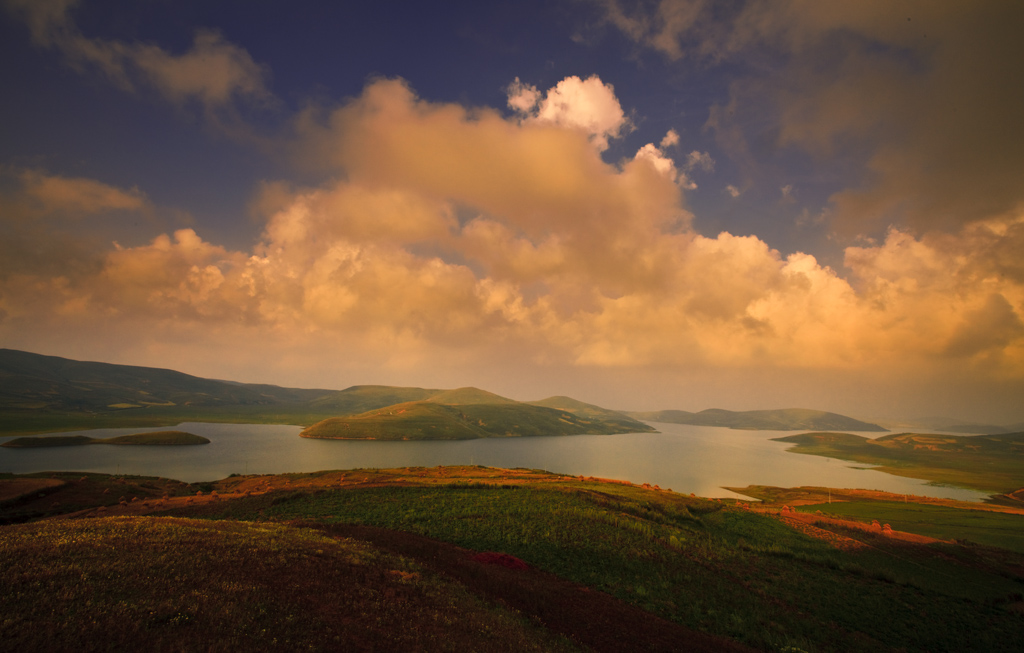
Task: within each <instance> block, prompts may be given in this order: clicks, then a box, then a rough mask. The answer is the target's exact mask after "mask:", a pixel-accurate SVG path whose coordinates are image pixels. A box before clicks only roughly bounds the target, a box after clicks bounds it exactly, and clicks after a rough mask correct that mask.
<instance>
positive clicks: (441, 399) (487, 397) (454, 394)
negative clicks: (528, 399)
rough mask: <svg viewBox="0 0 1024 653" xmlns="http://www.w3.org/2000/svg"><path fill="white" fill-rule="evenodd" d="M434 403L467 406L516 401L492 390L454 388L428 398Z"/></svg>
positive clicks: (514, 402) (513, 402) (512, 402)
mask: <svg viewBox="0 0 1024 653" xmlns="http://www.w3.org/2000/svg"><path fill="white" fill-rule="evenodd" d="M428 401H431V402H433V403H435V404H449V405H452V406H468V405H470V404H517V403H519V402H518V401H515V400H514V399H508V398H506V397H502V396H500V395H496V394H494V393H493V392H487V391H486V390H481V389H480V388H456V389H455V390H443V391H441V392H438V393H437V394H436V395H433V396H432V397H430V399H428Z"/></svg>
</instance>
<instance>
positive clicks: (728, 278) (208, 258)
mask: <svg viewBox="0 0 1024 653" xmlns="http://www.w3.org/2000/svg"><path fill="white" fill-rule="evenodd" d="M296 129H297V130H298V132H297V133H298V135H299V136H300V139H301V143H300V145H298V146H297V147H298V148H299V151H301V152H305V153H307V154H309V155H310V156H315V157H319V158H320V159H321V164H322V165H324V166H328V168H329V169H333V170H334V171H335V175H334V178H333V179H332V180H331V181H327V182H324V183H322V184H319V185H317V186H313V187H306V188H301V187H294V186H288V185H284V184H276V185H268V186H267V187H265V188H264V189H263V191H262V195H261V200H260V201H257V202H256V204H258V205H260V206H261V207H262V210H263V211H264V212H265V213H266V214H268V216H269V217H268V218H267V221H266V223H265V227H264V229H263V232H262V235H261V237H260V239H259V242H258V243H257V244H256V245H255V246H254V247H252V248H251V249H248V250H233V249H230V248H227V247H224V246H221V245H218V244H216V243H213V242H209V241H208V240H206V239H204V238H203V237H202V235H201V233H199V232H198V231H196V230H192V229H179V230H176V231H174V232H173V233H168V234H163V235H159V236H156V237H155V238H151V239H150V240H149V241H148V242H145V243H143V244H139V245H135V246H124V247H113V248H112V247H110V246H109V245H104V246H99V245H97V246H95V248H94V249H93V250H92V252H91V258H89V259H88V260H89V261H90V263H89V264H88V265H85V264H83V265H81V266H78V267H75V268H62V269H58V270H55V269H51V268H46V267H44V266H41V265H39V264H38V263H36V262H34V261H33V259H32V257H29V258H23V259H18V260H12V261H5V265H4V266H3V267H0V311H2V314H3V315H5V316H6V317H5V318H4V321H3V322H2V323H0V335H4V336H7V335H10V334H12V333H18V334H22V335H21V336H20V337H21V339H22V340H23V339H25V338H27V337H28V336H26V335H25V334H35V333H39V334H45V333H50V332H54V331H56V330H57V329H58V325H61V324H63V325H66V324H67V323H68V320H74V323H75V324H76V325H77V328H79V332H80V333H82V334H85V333H92V334H94V335H93V336H90V337H95V338H101V339H103V338H106V339H109V338H111V337H112V335H111V334H117V338H118V339H119V340H124V341H131V342H139V341H143V342H146V343H149V344H148V345H147V346H152V347H164V346H170V345H168V344H166V343H173V342H182V343H184V342H189V341H192V340H195V339H202V340H203V341H204V342H221V343H225V345H224V346H225V347H226V348H228V349H230V343H232V342H235V343H238V342H246V343H249V342H260V343H261V346H265V347H272V348H273V352H274V353H273V357H274V358H275V359H277V358H280V359H282V360H285V359H287V357H288V356H290V355H296V356H298V355H300V352H305V353H302V354H301V355H302V356H306V355H312V354H311V353H310V352H313V351H314V350H317V349H318V348H319V350H320V351H321V356H322V358H323V360H324V361H331V364H340V362H342V361H344V362H345V364H346V365H349V364H351V365H357V366H364V367H361V368H360V369H371V368H374V369H376V368H387V369H409V368H410V367H412V368H415V369H417V370H421V371H422V370H428V369H432V368H434V369H442V368H443V369H455V368H456V367H459V366H461V367H459V369H468V368H472V369H478V370H479V369H481V368H482V367H488V366H498V367H500V368H501V369H505V367H504V366H506V365H515V366H520V367H523V366H532V368H533V369H534V371H536V370H538V369H540V370H552V369H564V368H576V369H581V368H582V369H588V370H602V369H620V370H637V369H644V370H656V371H657V370H661V371H665V370H671V371H674V372H678V373H682V372H683V371H685V372H686V373H688V374H695V373H696V372H697V371H698V370H714V369H719V370H722V369H725V370H733V371H735V373H736V374H740V373H741V372H742V371H744V370H745V371H747V372H750V373H754V372H756V373H759V374H760V373H764V374H768V372H766V370H767V371H771V370H775V371H788V372H787V373H790V372H792V373H796V372H801V371H802V372H814V373H816V374H817V373H821V374H827V373H836V374H840V373H841V374H866V373H868V372H870V373H871V374H874V375H876V376H877V375H880V374H883V375H888V376H892V375H901V376H900V378H903V375H909V376H911V377H912V376H915V375H917V376H918V377H920V378H925V377H928V375H934V374H940V373H941V374H951V373H953V372H955V373H956V374H957V375H958V377H957V378H961V379H965V380H969V379H973V378H981V377H984V378H1004V379H1012V380H1015V382H1018V383H1019V382H1021V381H1024V329H1022V328H1021V316H1022V315H1024V263H1022V262H1021V258H1020V256H1019V253H1020V251H1024V217H1022V216H1017V217H1013V218H999V219H995V218H993V219H989V220H986V221H975V222H972V223H970V224H968V225H965V226H964V227H962V228H961V229H960V230H958V231H957V232H956V233H954V234H941V233H938V232H936V233H930V234H925V235H916V234H914V233H913V232H911V231H910V230H904V229H896V228H894V229H891V230H890V231H889V232H887V234H886V235H885V236H884V237H883V238H882V240H881V241H880V242H879V243H878V244H873V245H868V246H861V247H850V248H848V249H847V250H846V257H845V266H846V268H845V270H844V274H845V276H844V275H841V274H840V273H839V272H837V271H836V270H834V269H832V268H830V267H828V266H824V265H822V264H821V263H820V262H819V261H818V260H816V259H815V258H814V257H813V256H810V255H808V254H804V253H799V252H798V253H794V254H791V255H789V256H782V255H781V254H780V253H779V252H778V251H776V250H774V249H772V248H771V247H770V246H768V244H766V243H765V242H764V241H762V240H761V239H759V238H757V237H754V236H742V237H741V236H734V235H731V234H729V233H721V234H718V235H717V236H715V237H713V238H711V237H707V236H703V235H700V234H697V233H695V232H694V231H692V230H691V229H690V228H689V222H688V217H689V216H688V214H687V213H686V211H685V210H684V209H683V208H682V198H681V195H680V189H679V186H678V185H676V183H674V182H673V180H672V179H669V178H668V177H666V176H665V175H664V174H662V173H660V172H659V171H658V169H657V167H656V165H654V164H655V161H654V160H653V159H645V158H644V157H640V159H639V160H637V159H633V160H627V161H624V162H622V163H621V164H620V165H609V164H606V163H604V162H603V161H602V160H601V158H600V156H599V153H598V152H597V151H596V150H595V148H594V147H593V146H592V145H591V144H590V143H589V141H588V138H587V135H586V134H585V133H583V132H581V131H580V130H578V129H576V128H573V127H566V126H557V125H552V124H541V123H538V122H535V121H529V120H527V121H521V120H519V119H517V118H514V117H513V118H508V117H503V116H502V115H501V114H500V113H499V112H498V111H495V110H489V109H468V108H466V107H462V106H460V105H455V104H444V103H431V102H427V101H424V100H422V99H420V98H418V97H417V96H416V95H415V93H414V92H413V91H412V90H411V89H410V88H409V87H408V85H407V84H405V83H403V82H401V81H399V80H377V81H375V82H372V83H371V84H369V85H368V86H367V87H366V89H365V90H364V92H363V93H362V95H360V96H359V97H357V98H354V99H352V100H351V101H349V102H347V103H345V104H344V105H342V106H340V107H337V108H336V109H334V110H332V111H329V112H326V113H321V114H316V115H312V114H310V115H306V116H304V117H303V119H302V120H301V121H299V123H297V125H296ZM650 145H651V148H652V149H653V150H655V154H656V153H657V152H658V150H657V148H655V147H654V145H653V144H650ZM652 156H653V154H652ZM699 158H702V157H699ZM77 181H78V182H82V181H87V180H77ZM96 183H97V184H98V182H96ZM78 185H79V186H83V184H82V183H79V184H78ZM30 187H31V184H30V185H29V186H27V187H26V188H30ZM84 187H89V185H88V184H84ZM97 187H102V184H98V186H97ZM114 190H115V191H116V190H117V189H114ZM93 195H95V194H93ZM93 195H90V194H88V193H86V194H84V196H85V197H86V198H89V197H93ZM100 195H101V196H103V194H102V193H101V194H100ZM110 197H116V198H119V199H118V200H117V201H122V200H123V199H124V198H125V197H127V198H131V197H132V193H131V192H128V191H120V194H118V193H113V194H112V195H110ZM117 201H107V204H108V205H116V204H117ZM99 203H102V202H100V201H95V204H99ZM85 205H87V206H88V205H89V204H88V202H86V204H85ZM46 256H51V254H47V253H43V252H40V253H39V254H38V257H40V258H42V257H46ZM83 260H86V259H83ZM28 325H31V327H29V326H28ZM83 337H85V336H83ZM263 343H266V344H263ZM353 361H355V362H353ZM323 364H327V363H323ZM780 373H781V372H780ZM769 376H770V375H769ZM965 382H966V381H965Z"/></svg>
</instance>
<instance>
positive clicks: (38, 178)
mask: <svg viewBox="0 0 1024 653" xmlns="http://www.w3.org/2000/svg"><path fill="white" fill-rule="evenodd" d="M20 179H21V182H22V185H23V188H24V194H25V196H26V197H27V198H29V199H30V200H31V201H32V203H33V205H34V207H35V208H37V209H38V210H39V211H40V212H41V213H44V214H52V213H60V214H62V215H65V216H74V215H82V214H95V213H102V212H106V211H141V210H145V209H147V208H149V202H148V200H147V199H146V196H145V194H144V193H142V192H141V191H139V190H138V189H137V188H133V189H131V190H127V191H125V190H121V189H120V188H115V187H113V186H110V185H107V184H104V183H101V182H98V181H95V180H93V179H83V178H68V177H61V176H58V175H47V174H45V173H42V172H40V171H37V170H26V171H24V172H22V173H21V174H20Z"/></svg>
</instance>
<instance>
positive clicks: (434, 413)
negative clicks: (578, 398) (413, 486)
mask: <svg viewBox="0 0 1024 653" xmlns="http://www.w3.org/2000/svg"><path fill="white" fill-rule="evenodd" d="M487 395H490V393H488V392H484V391H482V390H476V389H475V388H472V389H465V388H463V389H460V390H456V391H452V392H451V393H441V394H440V395H438V396H436V397H432V398H431V399H429V400H427V401H414V402H406V403H401V404H395V405H393V406H387V407H384V408H379V409H376V410H371V411H367V412H365V413H362V414H359V415H350V416H347V417H332V418H329V419H325V420H323V421H321V422H318V423H316V424H314V425H313V426H310V427H309V428H307V429H305V430H304V431H303V432H302V433H300V435H301V436H303V437H307V438H326V439H373V440H468V439H475V438H492V437H521V436H539V435H582V434H584V433H589V434H610V433H632V432H640V431H650V430H652V429H651V428H650V427H648V426H647V425H646V424H642V423H639V422H636V421H633V420H630V419H628V418H624V419H619V420H606V419H600V418H594V417H590V418H587V417H584V416H580V415H576V414H574V413H572V412H569V411H566V410H557V409H554V408H548V407H546V406H534V405H531V404H524V403H520V402H517V401H512V400H510V399H505V400H504V403H493V404H491V403H480V401H481V400H482V399H486V398H487ZM494 396H496V395H494ZM439 398H442V399H447V400H449V401H451V400H459V399H462V400H466V401H469V402H470V403H465V404H448V403H439V402H438V399H439ZM499 399H503V398H501V397H499Z"/></svg>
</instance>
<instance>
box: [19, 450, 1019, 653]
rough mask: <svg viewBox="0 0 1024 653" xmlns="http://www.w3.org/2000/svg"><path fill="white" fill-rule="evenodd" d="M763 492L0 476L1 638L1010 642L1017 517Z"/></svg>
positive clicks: (910, 645)
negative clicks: (875, 523)
mask: <svg viewBox="0 0 1024 653" xmlns="http://www.w3.org/2000/svg"><path fill="white" fill-rule="evenodd" d="M7 485H11V486H12V487H11V488H9V490H10V491H8V488H7V487H6V486H7ZM762 490H765V492H762V494H765V496H764V497H763V498H765V500H766V501H767V503H766V504H746V503H744V502H735V501H730V500H727V501H718V500H709V499H702V498H699V497H693V496H690V495H682V494H677V493H673V492H671V491H666V490H659V489H657V488H651V487H648V486H636V485H632V484H629V483H621V482H614V481H602V480H600V479H593V478H582V477H572V476H563V475H557V474H550V473H546V472H542V471H537V470H525V469H492V468H484V467H475V466H474V467H439V468H432V469H426V468H422V467H414V468H403V469H392V470H345V471H324V472H316V473H313V474H286V475H276V476H270V475H265V476H232V477H230V478H226V479H223V480H220V481H216V482H210V483H202V484H193V485H186V484H183V483H178V482H176V481H169V480H167V479H156V478H146V477H121V476H107V475H103V474H85V475H83V474H82V473H81V472H76V473H67V474H62V473H46V474H31V475H25V476H18V477H13V476H11V475H0V497H7V498H6V499H4V500H0V524H7V525H3V526H0V559H3V560H4V562H5V564H4V565H0V583H2V585H3V587H5V588H9V589H10V591H6V592H0V611H2V613H3V614H4V618H5V622H4V623H5V626H4V638H3V642H4V646H3V647H2V648H5V649H10V650H26V651H27V650H94V649H101V648H107V647H109V646H110V645H111V642H116V643H117V646H116V648H118V649H124V650H141V649H147V650H237V649H240V648H254V649H263V648H266V647H267V645H268V642H274V643H275V644H274V647H273V648H274V649H275V650H289V651H291V650H294V651H299V650H382V651H383V650H410V651H413V650H415V651H471V650H472V651H579V650H589V651H666V652H667V651H681V650H685V651H695V652H711V651H723V652H729V651H735V652H739V651H753V650H761V651H822V652H824V651H844V652H847V651H850V652H854V653H858V652H864V653H867V652H871V653H876V652H878V651H892V652H895V651H957V652H958V653H960V652H963V653H971V652H978V653H980V652H984V653H994V652H1000V651H1007V652H1008V651H1016V650H1018V649H1019V643H1020V638H1021V637H1022V636H1024V622H1022V621H1021V616H1020V614H1019V612H1020V610H1021V608H1022V607H1024V602H1022V601H1021V598H1020V587H1021V583H1022V582H1024V576H1022V572H1021V570H1022V569H1024V565H1022V562H1024V558H1022V556H1021V555H1020V553H1019V551H1020V550H1022V547H1024V541H1022V539H1021V537H1020V535H1019V533H1020V532H1021V530H1022V529H1021V528H1020V525H1019V522H1020V521H1021V520H1024V515H1021V514H1018V513H1019V511H1018V512H1012V511H1008V509H1001V510H1002V512H1000V513H995V512H989V511H986V510H984V509H983V508H984V506H979V508H982V509H980V510H979V509H978V508H975V507H973V506H972V509H970V510H967V509H958V508H956V506H953V505H949V506H933V507H930V508H929V507H927V506H925V508H927V510H926V512H925V513H922V514H921V515H919V514H918V512H917V509H918V508H920V507H921V506H917V504H913V503H911V504H909V506H908V505H907V504H904V503H902V502H900V503H896V502H894V501H892V499H893V497H886V500H884V501H873V500H871V499H870V497H869V496H866V495H860V494H859V495H856V496H845V495H843V496H844V499H847V500H848V503H849V505H850V509H849V510H846V513H849V514H850V516H847V517H843V518H838V517H835V516H824V515H821V514H819V513H821V512H823V511H827V510H829V509H830V506H831V505H832V504H826V503H824V501H825V498H826V496H827V494H826V493H825V492H824V489H823V488H819V490H820V491H817V492H816V493H814V497H811V498H810V499H809V501H810V502H811V503H812V504H813V505H808V506H800V508H799V510H800V511H802V512H794V511H792V510H790V508H788V507H783V505H782V503H783V502H786V503H787V504H789V505H797V504H796V501H797V500H798V496H804V495H807V492H806V491H804V489H799V490H797V491H792V490H779V489H777V488H774V489H773V488H762ZM775 494H778V495H779V496H777V497H776V498H775V499H774V500H773V498H772V496H771V495H775ZM833 496H840V495H838V494H837V495H833ZM843 508H844V506H836V508H835V509H836V510H837V511H840V510H843ZM939 508H941V510H940V509H939ZM879 516H884V519H885V520H886V521H887V523H888V521H892V523H893V531H892V532H888V534H886V533H887V531H884V530H883V529H882V528H881V527H879V528H875V529H873V528H872V526H871V525H870V521H871V519H872V518H878V517H879ZM850 519H859V520H861V522H860V523H853V522H851V521H849V520H850ZM28 520H32V521H28ZM897 524H900V525H901V526H902V528H905V529H907V531H909V532H906V531H898V532H897V531H896V525H897ZM918 529H925V530H927V531H928V532H930V533H932V537H927V536H922V535H918V534H917V533H918ZM935 536H938V538H939V539H936V537H935ZM967 536H970V537H971V538H972V539H973V538H978V539H979V540H981V541H986V542H990V544H988V545H985V546H982V545H979V544H959V543H957V542H956V541H953V540H962V539H963V538H965V537H967ZM1003 546H1005V547H1006V548H1002V547H1003ZM154 570H158V571H159V573H154ZM69 605H70V606H78V607H77V608H71V609H69ZM893 606H898V608H899V609H897V610H894V609H893Z"/></svg>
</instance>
